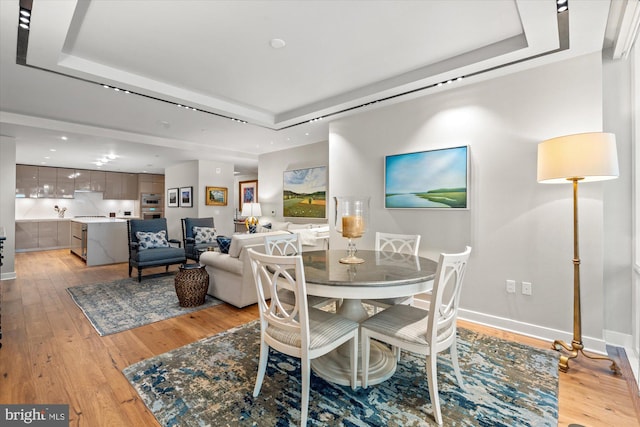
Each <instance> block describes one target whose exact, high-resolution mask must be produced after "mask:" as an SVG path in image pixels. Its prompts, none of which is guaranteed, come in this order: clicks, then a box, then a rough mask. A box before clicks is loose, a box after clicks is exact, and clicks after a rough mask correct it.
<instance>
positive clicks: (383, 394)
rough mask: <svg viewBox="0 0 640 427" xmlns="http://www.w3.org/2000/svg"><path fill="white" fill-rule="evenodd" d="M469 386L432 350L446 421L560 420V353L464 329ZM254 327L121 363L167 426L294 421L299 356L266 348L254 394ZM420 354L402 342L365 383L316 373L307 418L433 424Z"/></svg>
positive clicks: (313, 421) (495, 426)
mask: <svg viewBox="0 0 640 427" xmlns="http://www.w3.org/2000/svg"><path fill="white" fill-rule="evenodd" d="M458 334H459V337H460V339H459V340H458V349H459V355H460V357H459V359H460V365H461V371H462V375H463V378H464V380H465V384H466V390H461V389H460V388H458V386H457V382H456V380H455V376H454V374H453V369H452V367H451V363H450V358H449V355H448V352H445V353H443V354H442V355H440V356H439V357H438V372H439V374H438V386H439V389H440V393H439V395H440V404H441V407H442V415H443V418H444V425H445V426H492V427H499V426H536V427H540V426H556V425H557V424H558V397H557V396H558V363H557V362H558V356H557V353H556V352H554V351H551V350H538V349H535V348H532V347H528V346H525V345H521V344H518V343H514V342H510V341H504V340H501V339H499V338H495V337H490V336H486V335H481V334H477V333H475V332H472V331H469V330H465V329H460V330H459V331H458ZM259 348H260V329H259V324H258V323H257V322H251V323H249V324H247V325H243V326H241V327H238V328H236V329H232V330H229V331H226V332H224V333H222V334H219V335H216V336H213V337H209V338H205V339H203V340H200V341H197V342H195V343H192V344H189V345H186V346H184V347H181V348H178V349H176V350H172V351H170V352H168V353H164V354H161V355H159V356H156V357H153V358H151V359H147V360H143V361H141V362H138V363H136V364H134V365H131V366H129V367H127V368H125V369H124V370H123V373H124V375H125V376H126V378H127V379H128V380H129V382H130V383H131V384H132V386H133V387H134V388H135V389H136V390H137V392H138V394H139V395H140V396H141V397H142V400H143V401H144V402H145V404H146V405H147V407H148V408H149V409H150V410H151V412H152V413H153V414H154V416H155V417H156V419H157V420H158V422H159V423H160V424H161V425H163V426H222V425H231V426H236V425H239V426H245V425H246V426H293V425H298V424H299V423H300V393H301V392H300V363H299V360H298V359H296V358H291V357H288V356H285V355H282V354H281V353H279V352H277V351H274V350H271V351H270V358H269V363H268V367H267V373H266V375H265V380H264V382H263V385H262V390H261V392H260V395H259V396H258V397H256V398H254V397H253V396H252V392H253V386H254V383H255V375H256V370H257V365H258V352H259ZM424 366H425V363H424V359H423V358H421V357H419V356H417V355H412V354H410V353H406V352H403V354H402V360H401V362H400V364H399V365H398V369H397V371H396V373H395V374H394V376H393V377H391V378H390V379H388V380H387V381H385V382H383V383H381V384H379V385H375V386H369V388H367V389H366V390H364V389H362V388H358V389H357V390H355V391H354V390H351V388H350V387H344V386H339V385H335V384H332V383H329V382H326V381H324V380H323V379H321V378H319V377H317V376H316V375H315V374H313V373H312V375H311V392H310V403H309V422H308V425H313V426H325V425H331V426H336V425H341V426H429V425H437V424H436V423H435V421H434V419H433V416H432V408H431V401H430V398H429V390H428V386H427V380H426V374H425V371H424V369H425V368H424Z"/></svg>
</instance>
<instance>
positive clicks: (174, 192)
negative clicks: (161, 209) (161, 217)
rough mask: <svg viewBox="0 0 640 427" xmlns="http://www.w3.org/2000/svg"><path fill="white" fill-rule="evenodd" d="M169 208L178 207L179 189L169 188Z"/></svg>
mask: <svg viewBox="0 0 640 427" xmlns="http://www.w3.org/2000/svg"><path fill="white" fill-rule="evenodd" d="M167 206H168V207H170V208H177V207H178V189H177V188H169V189H168V190H167Z"/></svg>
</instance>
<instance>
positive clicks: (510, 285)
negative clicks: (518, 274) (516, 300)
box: [507, 280, 516, 294]
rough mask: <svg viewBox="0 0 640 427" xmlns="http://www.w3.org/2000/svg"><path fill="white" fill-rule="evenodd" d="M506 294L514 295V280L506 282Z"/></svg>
mask: <svg viewBox="0 0 640 427" xmlns="http://www.w3.org/2000/svg"><path fill="white" fill-rule="evenodd" d="M507 293H508V294H515V293H516V281H515V280H507Z"/></svg>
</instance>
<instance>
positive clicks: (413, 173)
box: [384, 146, 469, 209]
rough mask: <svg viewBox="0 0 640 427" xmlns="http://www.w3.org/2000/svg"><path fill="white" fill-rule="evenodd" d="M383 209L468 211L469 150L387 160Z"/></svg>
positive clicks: (395, 157) (426, 152) (407, 155)
mask: <svg viewBox="0 0 640 427" xmlns="http://www.w3.org/2000/svg"><path fill="white" fill-rule="evenodd" d="M384 188H385V198H384V207H385V208H389V209H396V208H412V209H413V208H422V209H424V208H427V209H468V208H469V200H468V199H469V197H468V196H469V194H468V189H469V147H468V146H462V147H452V148H443V149H438V150H429V151H420V152H416V153H405V154H395V155H391V156H386V157H385V169H384Z"/></svg>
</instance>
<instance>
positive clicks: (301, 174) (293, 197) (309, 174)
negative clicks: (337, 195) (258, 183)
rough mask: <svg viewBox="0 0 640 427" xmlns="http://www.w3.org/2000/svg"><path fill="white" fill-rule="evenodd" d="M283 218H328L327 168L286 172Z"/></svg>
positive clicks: (283, 193) (320, 167)
mask: <svg viewBox="0 0 640 427" xmlns="http://www.w3.org/2000/svg"><path fill="white" fill-rule="evenodd" d="M283 181H284V184H283V187H282V189H283V191H282V197H283V208H282V212H283V216H285V217H306V218H326V217H327V212H326V211H327V209H326V208H327V167H326V166H319V167H315V168H307V169H296V170H290V171H285V172H284V179H283Z"/></svg>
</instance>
